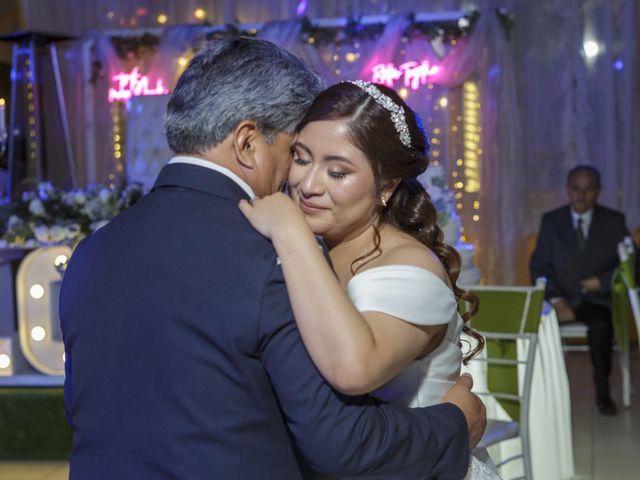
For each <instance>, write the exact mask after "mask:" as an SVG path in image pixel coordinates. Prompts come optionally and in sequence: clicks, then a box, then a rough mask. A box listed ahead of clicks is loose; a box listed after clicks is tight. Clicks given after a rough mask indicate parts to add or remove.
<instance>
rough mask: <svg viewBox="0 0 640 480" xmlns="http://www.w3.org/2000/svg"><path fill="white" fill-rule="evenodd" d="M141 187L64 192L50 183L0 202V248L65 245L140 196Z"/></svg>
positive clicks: (103, 222)
mask: <svg viewBox="0 0 640 480" xmlns="http://www.w3.org/2000/svg"><path fill="white" fill-rule="evenodd" d="M142 194H143V191H142V186H141V185H139V184H130V185H128V186H126V187H114V188H104V187H93V188H88V189H86V190H80V189H78V190H71V191H68V192H65V191H63V190H57V189H55V188H54V187H53V186H52V185H51V183H49V182H45V183H40V184H39V185H38V188H37V190H36V191H28V192H24V193H23V194H22V198H21V199H20V200H18V201H15V202H8V201H6V200H5V201H3V202H0V248H8V247H22V248H37V247H39V246H47V245H57V244H68V245H71V246H73V245H75V244H76V243H78V242H79V241H80V240H82V238H84V237H85V236H86V235H89V234H90V233H92V232H94V231H96V230H97V229H98V228H100V227H102V226H104V225H106V224H107V223H108V222H109V221H110V220H111V219H112V218H113V217H115V216H116V215H117V214H118V213H120V212H121V211H123V210H124V209H126V208H128V207H129V206H131V205H133V204H134V203H135V202H136V201H138V200H139V199H140V198H141V197H142Z"/></svg>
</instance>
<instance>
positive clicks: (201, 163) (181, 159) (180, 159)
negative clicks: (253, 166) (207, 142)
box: [169, 156, 256, 200]
mask: <svg viewBox="0 0 640 480" xmlns="http://www.w3.org/2000/svg"><path fill="white" fill-rule="evenodd" d="M172 163H187V164H189V165H197V166H198V167H204V168H209V169H211V170H215V171H216V172H219V173H221V174H222V175H224V176H225V177H228V178H230V179H231V180H233V181H234V182H235V183H237V184H238V186H239V187H240V188H242V190H244V191H245V192H246V193H247V195H249V198H250V199H252V200H253V199H254V198H256V194H255V193H254V192H253V189H252V188H251V187H250V186H249V184H248V183H247V182H245V181H244V180H242V179H241V178H240V177H239V176H238V175H236V174H235V173H233V172H232V171H231V170H229V169H228V168H225V167H223V166H220V165H218V164H217V163H213V162H210V161H208V160H203V159H201V158H196V157H187V156H177V157H173V158H172V159H171V160H169V164H172Z"/></svg>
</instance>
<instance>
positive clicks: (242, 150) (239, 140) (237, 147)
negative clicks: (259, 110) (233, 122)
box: [232, 120, 260, 169]
mask: <svg viewBox="0 0 640 480" xmlns="http://www.w3.org/2000/svg"><path fill="white" fill-rule="evenodd" d="M259 135H260V131H259V129H258V125H257V124H256V122H254V121H253V120H243V121H241V122H240V123H239V124H238V125H237V126H236V128H234V129H233V132H232V139H233V152H234V153H235V156H236V159H237V160H238V163H240V164H241V165H242V167H244V168H248V169H253V168H255V167H256V159H255V148H256V143H257V139H258V136H259Z"/></svg>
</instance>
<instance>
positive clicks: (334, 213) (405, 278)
mask: <svg viewBox="0 0 640 480" xmlns="http://www.w3.org/2000/svg"><path fill="white" fill-rule="evenodd" d="M427 151H428V143H427V138H426V135H425V132H424V130H423V129H422V126H421V124H420V121H419V118H418V117H417V116H416V115H415V114H414V113H413V111H412V110H411V109H410V108H409V107H408V106H407V105H406V104H405V103H404V102H403V101H402V99H401V98H400V97H399V96H398V95H397V94H396V93H395V92H394V91H393V90H391V89H389V88H387V87H385V86H382V85H378V84H371V83H367V82H363V81H355V82H343V83H339V84H337V85H334V86H332V87H330V88H328V89H327V90H325V91H324V92H323V93H322V94H320V96H319V97H318V98H317V99H316V100H315V102H314V103H313V105H312V106H311V108H310V110H309V111H308V113H307V114H306V116H305V117H304V118H303V120H302V122H301V124H300V127H299V136H298V139H297V142H296V143H295V144H294V147H293V151H292V155H293V162H292V166H291V170H290V173H289V189H290V193H291V197H292V198H293V201H291V199H290V198H289V197H287V196H286V195H284V194H282V193H278V194H275V195H271V196H268V197H265V198H263V199H256V200H254V201H253V202H252V203H249V202H247V201H245V200H243V201H242V202H241V203H240V209H241V210H242V212H243V213H244V215H245V216H246V217H247V219H248V220H249V221H250V222H251V224H252V225H253V226H254V227H255V228H256V229H257V230H258V231H260V232H261V233H262V234H263V235H265V236H268V237H269V238H271V240H272V241H273V245H274V247H275V249H276V251H277V253H278V257H279V259H280V262H281V266H282V269H283V273H284V276H285V279H286V283H287V289H288V292H289V296H290V299H291V305H292V307H293V311H294V313H295V317H296V322H297V324H298V327H299V330H300V334H301V336H302V339H303V341H304V344H305V346H306V348H307V350H308V352H309V355H310V356H311V359H312V360H313V362H314V363H315V365H316V366H317V368H318V370H319V371H320V373H321V374H322V375H323V376H324V378H325V379H326V380H327V382H329V383H330V384H331V385H332V386H333V387H334V388H336V389H337V390H339V391H341V392H343V393H345V394H349V395H357V394H363V393H371V395H373V396H375V397H377V398H379V399H380V400H383V401H388V402H393V403H398V404H402V405H406V406H410V407H423V406H428V405H432V404H435V403H440V402H441V399H442V396H443V395H444V393H445V392H446V391H447V390H448V389H449V388H450V387H451V386H452V385H453V383H454V382H455V380H456V379H457V378H458V377H459V375H460V366H461V363H462V361H463V354H462V351H461V349H460V333H461V331H463V330H464V331H466V332H468V333H469V334H470V335H471V336H473V337H474V338H475V339H476V340H477V346H476V347H475V348H474V349H473V351H471V352H470V353H468V354H467V355H466V357H465V358H464V360H468V359H469V358H471V357H473V355H475V354H476V353H477V352H479V351H480V350H481V349H482V348H483V340H482V337H481V336H480V335H479V334H477V333H476V332H474V331H473V330H471V329H470V328H469V327H467V326H466V325H465V322H466V321H467V320H468V319H469V318H470V316H471V314H472V313H473V312H474V311H475V310H476V309H477V304H478V302H477V298H476V297H475V296H474V295H472V294H471V293H468V292H465V291H463V290H461V289H459V288H458V287H456V279H457V277H458V273H459V269H460V257H459V255H458V254H457V252H456V251H455V250H454V249H453V248H452V247H450V246H448V245H446V244H444V243H443V242H442V238H443V235H442V232H441V231H440V229H439V227H438V226H437V224H436V210H435V208H434V206H433V204H432V203H431V202H430V200H429V195H428V194H427V193H426V192H425V190H424V188H423V187H422V186H421V184H420V183H419V182H418V181H417V180H416V177H417V176H418V175H420V174H421V173H422V172H424V171H425V169H426V168H427V165H428V163H429V159H428V156H427ZM294 202H295V203H294ZM296 204H297V206H296ZM314 234H315V235H318V236H321V237H322V238H323V239H324V241H325V243H326V244H327V246H328V247H329V251H330V256H331V261H332V263H333V270H332V269H331V268H330V266H329V265H328V263H327V262H326V260H325V258H324V257H323V255H322V252H321V250H320V249H319V248H318V244H317V242H316V238H315V236H314ZM460 299H463V300H466V301H467V302H469V303H470V304H471V307H472V308H471V312H470V313H469V314H465V315H464V316H463V317H461V316H460V315H459V314H458V309H457V302H458V300H460ZM471 459H472V461H471V466H470V469H469V473H468V475H467V478H471V479H498V478H500V477H499V475H498V474H497V472H496V470H495V467H493V465H492V464H491V462H490V461H487V462H485V463H483V462H481V461H479V460H478V459H477V458H476V457H474V456H472V457H471Z"/></svg>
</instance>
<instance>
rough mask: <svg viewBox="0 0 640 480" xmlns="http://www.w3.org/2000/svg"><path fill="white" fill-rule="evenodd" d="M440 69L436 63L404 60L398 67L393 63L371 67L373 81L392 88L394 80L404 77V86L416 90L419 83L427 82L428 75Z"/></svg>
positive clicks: (430, 75)
mask: <svg viewBox="0 0 640 480" xmlns="http://www.w3.org/2000/svg"><path fill="white" fill-rule="evenodd" d="M439 71H440V67H439V66H438V65H431V64H430V63H429V62H428V61H426V60H423V61H422V63H418V62H405V63H403V64H402V65H400V66H399V67H396V66H395V65H394V64H393V63H379V64H378V65H375V66H374V67H373V69H372V72H373V77H372V79H371V81H372V82H374V83H382V84H384V85H386V86H388V87H391V88H393V83H394V82H395V81H396V80H399V79H401V78H404V86H405V87H411V89H412V90H417V89H418V87H419V86H420V85H424V84H425V83H427V81H428V78H429V77H433V76H434V75H435V74H437V73H438V72H439Z"/></svg>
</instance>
